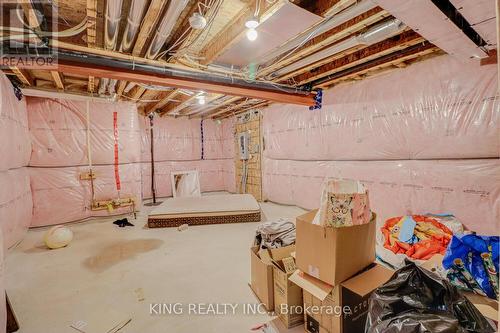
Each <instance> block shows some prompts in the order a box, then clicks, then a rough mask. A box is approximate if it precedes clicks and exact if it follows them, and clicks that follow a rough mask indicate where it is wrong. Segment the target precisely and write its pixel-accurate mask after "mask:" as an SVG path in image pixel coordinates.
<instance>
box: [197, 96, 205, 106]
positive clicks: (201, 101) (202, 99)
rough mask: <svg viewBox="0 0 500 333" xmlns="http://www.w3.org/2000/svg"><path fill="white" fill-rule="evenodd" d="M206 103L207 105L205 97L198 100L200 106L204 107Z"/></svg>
mask: <svg viewBox="0 0 500 333" xmlns="http://www.w3.org/2000/svg"><path fill="white" fill-rule="evenodd" d="M205 103H206V101H205V96H200V97H199V98H198V104H200V105H204V104H205Z"/></svg>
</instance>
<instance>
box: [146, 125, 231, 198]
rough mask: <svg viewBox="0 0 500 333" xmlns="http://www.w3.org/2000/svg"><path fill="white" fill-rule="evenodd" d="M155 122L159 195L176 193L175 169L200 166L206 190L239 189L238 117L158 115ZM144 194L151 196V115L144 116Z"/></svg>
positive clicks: (203, 186)
mask: <svg viewBox="0 0 500 333" xmlns="http://www.w3.org/2000/svg"><path fill="white" fill-rule="evenodd" d="M153 121H154V123H153V126H154V127H153V137H154V146H153V147H154V156H155V185H156V192H157V196H158V197H166V196H171V195H172V188H171V182H170V172H171V171H187V170H198V171H199V174H200V186H201V191H202V192H209V191H222V190H225V191H228V192H235V189H236V185H235V180H234V177H235V173H234V145H235V143H234V119H226V120H224V121H222V122H216V121H213V120H210V119H206V120H204V121H203V159H202V139H201V126H202V123H201V120H200V119H189V118H167V117H162V118H155V119H154V120H153ZM141 128H142V129H141V133H142V141H141V142H142V145H141V159H142V161H143V163H142V177H143V180H142V181H143V196H144V198H151V197H152V193H151V164H150V160H151V146H150V138H151V134H150V128H149V119H148V118H146V117H142V118H141Z"/></svg>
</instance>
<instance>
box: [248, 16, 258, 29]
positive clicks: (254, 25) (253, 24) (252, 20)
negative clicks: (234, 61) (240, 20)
mask: <svg viewBox="0 0 500 333" xmlns="http://www.w3.org/2000/svg"><path fill="white" fill-rule="evenodd" d="M258 26H259V19H258V18H257V17H255V16H253V17H252V18H250V19H248V21H246V22H245V27H247V28H248V29H255V28H257V27H258Z"/></svg>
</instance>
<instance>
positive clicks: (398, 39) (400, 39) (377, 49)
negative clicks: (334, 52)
mask: <svg viewBox="0 0 500 333" xmlns="http://www.w3.org/2000/svg"><path fill="white" fill-rule="evenodd" d="M424 41H425V39H424V38H422V37H421V36H420V35H419V34H417V33H416V32H414V31H411V30H410V31H405V32H403V33H402V34H400V35H398V36H395V37H392V38H389V39H386V40H384V41H382V42H379V43H376V44H373V45H371V46H368V47H366V48H364V49H361V50H358V51H355V52H353V53H351V54H348V55H346V56H345V57H342V58H339V59H335V60H333V61H331V62H328V63H326V64H324V65H322V66H319V67H317V68H316V69H315V71H314V72H313V73H304V74H301V75H298V76H296V77H294V81H295V82H297V84H299V85H302V84H306V83H308V82H311V81H314V80H318V79H320V78H322V77H325V76H327V75H330V74H332V73H336V72H340V71H341V70H343V69H346V68H350V67H354V66H356V65H359V64H361V63H363V62H366V61H369V60H373V59H376V58H379V57H381V56H384V55H386V54H390V53H393V52H396V51H399V50H402V49H405V48H407V47H409V46H412V45H416V44H419V43H423V42H424Z"/></svg>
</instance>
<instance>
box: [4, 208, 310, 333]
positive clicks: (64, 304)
mask: <svg viewBox="0 0 500 333" xmlns="http://www.w3.org/2000/svg"><path fill="white" fill-rule="evenodd" d="M261 207H262V211H263V220H269V219H275V218H278V217H295V216H297V215H299V214H301V213H303V212H304V211H303V210H301V209H299V208H297V207H291V206H281V205H276V204H272V203H263V204H262V205H261ZM150 210H151V208H150V207H145V208H144V209H143V211H142V212H141V213H140V214H139V216H138V218H137V220H132V221H131V222H132V223H134V224H135V227H127V228H119V227H117V226H115V225H113V224H112V221H114V219H99V220H93V221H89V222H82V223H79V224H72V225H70V228H71V229H72V231H73V233H74V239H73V242H72V243H71V244H70V246H68V247H67V248H63V249H58V250H47V249H46V248H45V247H44V246H43V243H42V238H43V234H44V232H45V231H46V230H47V229H46V228H42V229H35V230H30V231H29V232H28V234H27V236H26V238H25V239H24V240H23V241H22V242H21V243H20V244H19V245H18V246H17V247H15V248H14V249H13V250H11V251H10V253H9V254H8V255H7V257H6V284H7V293H8V295H9V298H10V300H11V302H12V305H13V308H14V310H15V312H16V314H17V316H18V319H19V321H20V325H21V329H20V331H19V333H42V332H43V333H66V332H70V333H75V332H77V331H76V330H74V329H72V328H70V327H69V326H70V325H71V324H72V323H74V322H77V321H79V320H82V321H85V322H88V323H89V324H92V322H93V323H94V324H95V323H97V322H100V323H105V322H106V320H111V318H113V317H114V316H115V315H118V316H122V317H123V319H125V317H129V318H131V319H132V321H131V322H130V324H128V325H127V326H126V327H125V328H124V329H123V330H122V331H120V332H123V333H139V332H141V333H166V332H176V333H177V332H178V333H182V332H186V333H188V332H189V333H194V332H206V333H209V332H214V333H215V332H217V333H221V332H248V331H249V330H250V328H251V327H253V326H254V325H256V324H259V323H262V322H265V321H267V320H268V316H267V315H264V314H261V315H249V314H244V313H242V306H241V304H246V303H251V304H255V303H257V301H256V298H255V297H254V295H253V293H252V292H251V290H250V288H249V287H248V285H247V283H248V282H249V280H250V257H249V249H250V244H251V242H252V240H253V236H254V232H255V227H256V225H257V224H256V223H242V224H227V225H211V226H196V227H190V228H189V229H187V230H185V231H182V232H179V231H177V229H175V228H169V229H147V228H146V227H144V225H145V223H146V219H147V213H148V212H149V211H150ZM154 303H182V304H183V312H184V314H182V315H168V314H161V315H157V314H153V315H152V314H150V305H151V304H154ZM189 303H194V304H200V303H219V304H223V303H233V304H240V305H239V306H238V308H237V310H236V312H237V313H236V314H235V315H233V314H231V311H229V312H230V314H229V315H226V316H223V315H190V316H188V315H187V314H186V312H187V311H188V304H189ZM153 309H156V308H153ZM228 309H230V308H228ZM219 310H220V311H221V308H219ZM96 333H97V332H96Z"/></svg>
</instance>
